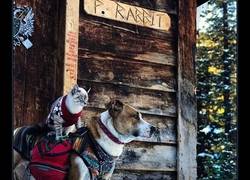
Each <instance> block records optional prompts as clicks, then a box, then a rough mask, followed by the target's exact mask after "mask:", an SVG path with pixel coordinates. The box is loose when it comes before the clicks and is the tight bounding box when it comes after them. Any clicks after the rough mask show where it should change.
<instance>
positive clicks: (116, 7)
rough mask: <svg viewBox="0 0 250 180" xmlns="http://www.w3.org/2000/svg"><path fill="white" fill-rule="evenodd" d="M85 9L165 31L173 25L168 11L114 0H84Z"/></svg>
mask: <svg viewBox="0 0 250 180" xmlns="http://www.w3.org/2000/svg"><path fill="white" fill-rule="evenodd" d="M84 10H85V12H86V13H87V14H89V15H93V16H97V17H101V18H106V19H110V20H114V21H120V22H124V23H128V24H134V25H137V26H142V27H147V28H152V29H158V30H163V31H168V30H169V28H170V25H171V20H170V17H169V15H168V13H166V12H161V11H155V10H152V9H148V8H142V7H140V6H135V5H129V4H127V3H123V2H118V1H113V0H94V1H93V0H84Z"/></svg>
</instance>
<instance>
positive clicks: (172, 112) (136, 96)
mask: <svg viewBox="0 0 250 180" xmlns="http://www.w3.org/2000/svg"><path fill="white" fill-rule="evenodd" d="M78 84H79V85H80V86H82V87H84V88H86V89H88V88H91V91H90V95H89V106H90V107H97V108H105V105H106V104H108V103H109V102H110V100H111V99H113V98H116V99H120V100H122V101H123V102H124V103H128V104H130V105H131V106H133V107H135V108H137V109H138V110H141V111H142V112H147V113H148V114H150V113H151V114H156V115H165V116H172V117H175V116H176V96H175V93H172V92H155V91H146V90H145V89H136V88H131V87H128V86H125V85H114V84H109V83H96V82H91V81H83V80H78Z"/></svg>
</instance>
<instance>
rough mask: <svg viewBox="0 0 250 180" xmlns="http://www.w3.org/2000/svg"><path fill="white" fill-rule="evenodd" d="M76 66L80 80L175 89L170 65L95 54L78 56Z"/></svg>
mask: <svg viewBox="0 0 250 180" xmlns="http://www.w3.org/2000/svg"><path fill="white" fill-rule="evenodd" d="M86 56H87V57H86ZM96 59H98V60H96ZM78 66H79V69H78V71H79V72H78V79H80V80H93V81H95V82H110V83H114V84H124V85H127V86H130V87H139V88H145V89H151V90H161V91H167V92H175V89H176V81H175V75H176V74H175V68H174V67H172V66H162V65H158V64H155V65H151V64H150V65H148V64H144V63H138V62H127V61H122V60H118V59H106V57H103V56H100V55H96V54H91V55H90V56H88V55H87V54H85V57H84V58H82V57H80V59H79V62H78Z"/></svg>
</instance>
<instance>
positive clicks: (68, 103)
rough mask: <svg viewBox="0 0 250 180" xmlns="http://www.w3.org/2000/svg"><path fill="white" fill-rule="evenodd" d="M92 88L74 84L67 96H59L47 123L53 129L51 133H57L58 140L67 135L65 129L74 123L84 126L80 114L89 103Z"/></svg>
mask: <svg viewBox="0 0 250 180" xmlns="http://www.w3.org/2000/svg"><path fill="white" fill-rule="evenodd" d="M89 91H90V90H88V91H86V90H85V89H83V88H81V87H79V86H78V85H77V84H76V85H74V87H73V89H72V90H71V91H70V92H69V93H68V94H67V95H65V96H61V97H59V98H58V99H57V100H56V101H55V102H54V103H53V104H52V107H51V109H50V113H49V115H48V117H47V119H46V122H45V124H46V125H47V126H48V127H49V129H50V130H51V131H50V132H49V134H50V135H53V134H54V135H55V138H56V140H60V139H63V138H64V137H65V136H66V133H65V129H66V128H67V127H69V126H71V125H73V124H76V125H77V127H78V128H79V126H82V124H81V123H80V122H81V120H80V116H81V112H82V110H83V108H84V107H85V106H87V103H88V98H89V97H88V93H89Z"/></svg>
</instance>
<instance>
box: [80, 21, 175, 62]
mask: <svg viewBox="0 0 250 180" xmlns="http://www.w3.org/2000/svg"><path fill="white" fill-rule="evenodd" d="M79 26H80V27H79V46H80V48H81V49H88V50H91V51H96V53H97V52H107V53H111V54H113V55H115V56H117V57H120V58H124V59H127V58H129V59H134V60H141V61H149V62H154V63H160V64H170V65H175V64H176V56H177V51H176V41H175V40H174V38H172V41H171V40H168V39H166V40H161V39H154V38H147V37H142V36H141V35H140V34H131V33H128V32H123V31H121V30H119V29H116V28H113V27H110V26H103V25H102V24H99V23H95V22H93V21H89V20H86V19H83V18H82V17H81V18H80V24H79ZM79 54H81V51H80V52H79ZM83 54H84V51H83Z"/></svg>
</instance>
